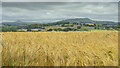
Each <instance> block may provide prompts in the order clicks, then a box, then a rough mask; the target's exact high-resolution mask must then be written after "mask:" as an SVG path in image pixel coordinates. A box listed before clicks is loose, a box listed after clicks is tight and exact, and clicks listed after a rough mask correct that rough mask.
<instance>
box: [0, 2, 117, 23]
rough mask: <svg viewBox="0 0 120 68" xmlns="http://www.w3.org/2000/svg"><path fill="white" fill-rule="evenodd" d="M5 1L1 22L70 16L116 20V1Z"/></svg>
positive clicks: (42, 20)
mask: <svg viewBox="0 0 120 68" xmlns="http://www.w3.org/2000/svg"><path fill="white" fill-rule="evenodd" d="M5 1H6V2H3V3H2V11H3V13H2V17H3V22H13V21H17V20H21V21H25V22H40V23H49V22H56V21H60V20H63V19H71V18H90V19H92V20H102V21H115V22H117V21H118V3H117V2H7V1H8V0H5ZM11 1H12V0H11ZM13 1H15V0H13ZM31 1H32V0H31ZM36 1H37V0H36ZM116 1H117V0H116Z"/></svg>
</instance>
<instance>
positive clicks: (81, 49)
mask: <svg viewBox="0 0 120 68" xmlns="http://www.w3.org/2000/svg"><path fill="white" fill-rule="evenodd" d="M2 46H3V47H2V65H3V66H13V65H14V66H117V65H118V32H117V31H71V32H54V31H53V32H2Z"/></svg>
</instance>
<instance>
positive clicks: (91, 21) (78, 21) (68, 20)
mask: <svg viewBox="0 0 120 68" xmlns="http://www.w3.org/2000/svg"><path fill="white" fill-rule="evenodd" d="M57 22H61V23H65V22H70V23H75V22H76V23H93V24H109V25H117V23H115V22H112V21H95V20H91V19H89V18H74V19H65V20H61V21H57ZM57 22H54V23H57ZM2 24H3V25H26V24H42V23H40V22H24V21H20V20H18V21H16V22H3V23H2Z"/></svg>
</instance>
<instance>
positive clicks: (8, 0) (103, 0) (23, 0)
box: [2, 0, 119, 2]
mask: <svg viewBox="0 0 120 68" xmlns="http://www.w3.org/2000/svg"><path fill="white" fill-rule="evenodd" d="M118 1H119V0H2V2H118Z"/></svg>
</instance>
